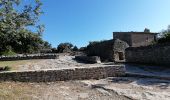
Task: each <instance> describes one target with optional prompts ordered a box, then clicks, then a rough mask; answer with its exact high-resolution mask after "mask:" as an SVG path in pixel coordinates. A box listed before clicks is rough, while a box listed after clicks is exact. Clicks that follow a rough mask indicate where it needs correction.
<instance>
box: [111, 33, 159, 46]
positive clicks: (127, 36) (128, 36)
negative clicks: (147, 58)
mask: <svg viewBox="0 0 170 100" xmlns="http://www.w3.org/2000/svg"><path fill="white" fill-rule="evenodd" d="M157 34H158V33H150V32H113V38H115V39H120V40H122V41H125V42H126V43H128V44H129V46H130V47H140V46H148V45H150V44H151V43H153V42H154V41H156V40H157Z"/></svg>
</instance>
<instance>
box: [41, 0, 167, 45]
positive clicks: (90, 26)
mask: <svg viewBox="0 0 170 100" xmlns="http://www.w3.org/2000/svg"><path fill="white" fill-rule="evenodd" d="M42 2H43V4H44V5H43V9H42V10H43V11H44V12H45V13H44V15H42V16H41V18H40V20H41V22H42V23H43V24H45V26H46V29H45V32H44V34H43V38H44V39H45V40H47V41H49V42H50V43H51V44H52V46H53V47H57V45H58V44H59V43H61V42H71V43H73V44H74V45H77V46H78V47H81V46H86V45H87V44H88V43H89V41H95V40H106V39H112V32H114V31H143V30H144V28H149V29H150V30H151V31H152V32H159V31H161V30H162V29H166V28H167V26H168V25H169V24H170V6H169V5H170V0H42Z"/></svg>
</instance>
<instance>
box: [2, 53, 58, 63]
mask: <svg viewBox="0 0 170 100" xmlns="http://www.w3.org/2000/svg"><path fill="white" fill-rule="evenodd" d="M57 58H59V56H58V55H56V54H32V55H17V56H1V57H0V61H14V60H29V59H57Z"/></svg>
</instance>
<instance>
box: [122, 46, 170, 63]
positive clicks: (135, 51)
mask: <svg viewBox="0 0 170 100" xmlns="http://www.w3.org/2000/svg"><path fill="white" fill-rule="evenodd" d="M125 55H126V62H130V63H142V64H156V65H170V45H169V44H166V45H165V44H164V45H163V44H162V45H153V46H146V47H136V48H135V47H130V48H127V49H126V54H125Z"/></svg>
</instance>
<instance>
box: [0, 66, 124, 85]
mask: <svg viewBox="0 0 170 100" xmlns="http://www.w3.org/2000/svg"><path fill="white" fill-rule="evenodd" d="M123 75H125V67H124V66H107V67H91V68H75V69H62V70H46V71H26V72H3V73H2V72H1V73H0V81H19V82H52V81H67V80H84V79H101V78H106V77H116V76H123Z"/></svg>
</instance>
